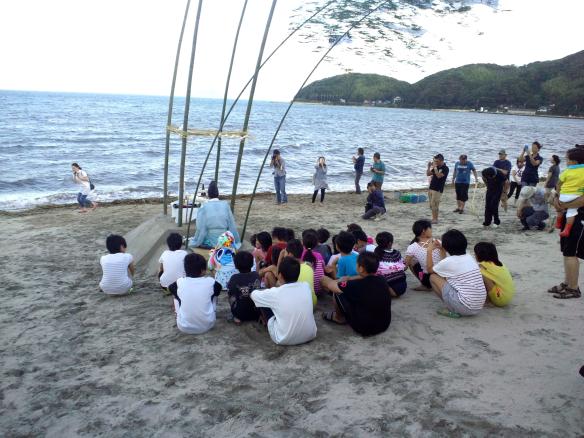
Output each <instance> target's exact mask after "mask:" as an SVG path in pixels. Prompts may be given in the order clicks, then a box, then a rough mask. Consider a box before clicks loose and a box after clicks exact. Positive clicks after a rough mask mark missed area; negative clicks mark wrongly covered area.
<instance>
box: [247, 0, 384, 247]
mask: <svg viewBox="0 0 584 438" xmlns="http://www.w3.org/2000/svg"><path fill="white" fill-rule="evenodd" d="M390 2H391V0H384V1H382V2H381V3H379V4H378V5H377V6H376V7H375V8H373V9H371V10H370V11H369V12H367V14H365V15H364V16H362V17H361V18H360V19H359V20H358V21H355V22H353V23H352V24H351V26H350V27H349V28H348V29H347V30H346V31H345V33H344V34H343V35H342V36H341V37H340V38H338V39H337V40H336V41H335V42H334V43H333V44H332V45H331V46H330V47H329V48H328V50H327V51H326V52H324V54H323V55H322V57H321V58H320V59H319V60H318V62H317V63H316V65H315V66H314V68H313V69H312V70H311V71H310V73H309V74H308V76H307V77H306V79H304V82H302V85H301V86H300V88H299V89H298V91H297V92H296V94H295V95H294V97H293V98H292V100H291V101H290V104H289V105H288V108H286V112H285V113H284V115H283V116H282V119H281V120H280V123H279V124H278V128H277V129H276V132H275V133H274V136H273V137H272V141H271V142H270V146H269V147H268V150H267V151H266V155H265V156H264V160H263V161H262V165H261V167H260V170H259V172H258V176H257V178H256V182H255V185H254V188H253V192H252V194H251V198H250V200H249V204H248V206H247V212H246V214H245V221H244V223H243V229H242V230H241V235H242V236H244V235H245V231H246V229H247V222H248V219H249V213H250V211H251V206H252V204H253V201H254V198H255V194H256V191H257V188H258V184H259V182H260V178H261V176H262V171H263V170H264V167H265V165H266V161H267V159H268V156H269V155H270V152H271V150H272V146H274V142H275V141H276V138H277V137H278V134H279V132H280V129H281V128H282V125H283V124H284V121H285V120H286V117H287V116H288V113H289V112H290V109H291V108H292V105H294V102H296V96H297V95H298V93H300V91H301V90H302V88H304V86H305V85H306V83H307V82H308V80H309V79H310V77H311V76H312V74H313V73H314V72H315V71H316V69H317V68H318V66H319V65H320V64H321V63H322V61H324V59H325V58H326V57H327V55H328V54H329V53H330V51H331V50H332V49H334V48H335V46H336V45H337V44H338V43H339V42H340V41H341V40H342V39H343V38H344V37H345V36H346V35H347V34H348V33H349V32H350V31H351V30H352V29H353V28H354V27H355V26H357V25H359V24H360V23H361V22H363V21H364V20H365V19H366V18H367V17H369V16H370V15H371V14H373V13H374V12H375V11H377V10H379V8H381V7H382V6H383V5H385V4H386V3H390Z"/></svg>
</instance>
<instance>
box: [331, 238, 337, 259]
mask: <svg viewBox="0 0 584 438" xmlns="http://www.w3.org/2000/svg"><path fill="white" fill-rule="evenodd" d="M338 237H339V235H338V234H335V235H334V236H333V238H332V239H331V242H332V244H333V254H338V253H339V250H338V249H337V238H338Z"/></svg>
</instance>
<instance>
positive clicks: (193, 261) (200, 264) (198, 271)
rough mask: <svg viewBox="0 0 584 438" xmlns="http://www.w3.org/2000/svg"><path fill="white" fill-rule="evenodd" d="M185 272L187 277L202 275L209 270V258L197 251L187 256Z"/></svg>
mask: <svg viewBox="0 0 584 438" xmlns="http://www.w3.org/2000/svg"><path fill="white" fill-rule="evenodd" d="M184 265H185V273H186V274H187V277H194V278H197V277H200V276H201V275H203V273H204V272H205V271H206V270H207V260H205V257H203V256H202V255H201V254H197V253H196V252H193V253H190V254H187V255H186V256H185V261H184Z"/></svg>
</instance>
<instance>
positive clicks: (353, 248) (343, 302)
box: [99, 220, 515, 345]
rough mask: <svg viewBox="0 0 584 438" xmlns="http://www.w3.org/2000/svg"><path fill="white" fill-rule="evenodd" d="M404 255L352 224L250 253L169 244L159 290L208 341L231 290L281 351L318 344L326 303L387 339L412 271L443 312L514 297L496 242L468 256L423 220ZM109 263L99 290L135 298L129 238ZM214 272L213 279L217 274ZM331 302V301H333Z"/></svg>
mask: <svg viewBox="0 0 584 438" xmlns="http://www.w3.org/2000/svg"><path fill="white" fill-rule="evenodd" d="M412 231H413V234H414V238H413V240H412V242H411V244H410V245H409V246H408V248H407V249H406V253H405V258H403V257H402V255H401V253H400V251H398V250H397V249H395V248H393V242H394V237H393V235H392V234H391V233H389V232H387V231H382V232H380V233H378V234H377V235H376V236H375V239H373V238H372V237H370V236H367V234H366V233H365V232H364V231H363V229H362V228H361V227H360V226H359V225H357V224H350V225H348V226H347V230H346V231H341V232H339V233H338V234H336V235H335V236H333V238H332V247H331V246H330V245H329V244H328V243H327V242H328V240H329V238H330V233H329V231H328V230H326V229H324V228H321V229H319V230H314V229H308V230H304V231H303V232H302V234H301V239H297V238H295V233H294V231H293V230H291V229H286V228H282V227H276V228H274V229H273V230H272V232H271V233H268V232H266V231H262V232H260V233H258V234H255V235H253V236H252V237H251V243H252V245H253V250H252V251H251V252H248V251H244V250H237V249H236V245H235V239H234V236H233V235H232V234H231V233H230V232H229V231H227V232H225V233H223V234H222V235H221V236H220V237H219V238H218V241H217V245H216V246H215V248H214V249H212V250H211V251H210V254H209V259H208V260H206V259H205V257H204V256H202V255H200V254H198V253H190V254H189V253H188V252H187V251H185V250H182V249H181V243H182V236H180V235H179V234H177V233H173V234H170V235H169V236H168V238H167V244H168V249H167V250H166V251H164V252H163V253H162V255H161V256H160V259H159V262H160V272H159V275H158V276H159V281H160V286H161V287H162V289H163V290H164V291H165V293H167V294H169V295H170V294H171V295H172V297H173V303H174V309H175V313H176V324H177V328H178V329H179V330H180V331H181V332H184V333H188V334H201V333H205V332H207V331H209V330H210V329H211V328H213V326H214V325H215V321H216V307H217V300H218V297H219V295H220V293H221V292H222V291H226V292H227V297H228V302H229V305H230V309H231V316H230V318H229V320H230V321H232V322H234V323H235V324H238V325H239V324H241V323H242V322H244V321H259V322H260V323H262V324H264V325H265V326H267V330H268V332H269V335H270V337H271V339H272V340H273V341H274V342H275V343H276V344H280V345H297V344H303V343H306V342H309V341H311V340H312V339H314V338H315V337H316V332H317V327H316V323H315V319H314V309H315V307H316V304H317V301H318V300H319V299H328V300H330V301H331V308H332V310H331V311H329V312H324V313H323V314H322V318H323V319H324V320H325V321H328V322H331V323H335V324H341V325H344V324H347V325H349V326H350V327H351V328H352V329H353V330H355V332H357V333H359V334H360V335H362V336H371V335H376V334H378V333H382V332H384V331H385V330H387V328H388V327H389V325H390V323H391V301H392V299H397V298H399V297H400V296H402V295H404V294H405V293H406V290H407V276H406V271H407V270H408V269H409V270H410V271H411V272H412V273H413V274H414V277H415V278H416V279H417V280H418V281H419V282H420V285H419V286H418V287H416V288H415V290H426V291H434V293H435V294H436V295H437V296H438V297H439V298H440V299H441V300H442V302H443V304H444V306H445V308H444V309H442V310H439V311H438V313H439V314H441V315H444V316H448V317H452V318H459V317H461V316H471V315H476V314H478V313H479V312H480V311H481V309H482V308H483V306H484V305H485V303H486V302H490V303H492V304H493V305H495V306H505V305H507V304H509V302H510V301H511V299H512V298H513V294H514V292H515V288H514V284H513V280H512V278H511V274H510V273H509V270H508V269H507V268H506V267H505V266H504V265H503V264H502V263H501V261H500V260H499V257H498V254H497V249H496V247H495V245H494V244H492V243H489V242H479V243H477V244H476V245H475V247H474V257H473V256H472V255H470V254H467V239H466V237H465V236H464V234H463V233H462V232H460V231H458V230H455V229H451V230H449V231H447V232H446V233H444V234H443V235H442V237H441V239H440V240H438V239H435V238H433V236H432V223H431V221H429V220H418V221H416V222H415V223H414V224H413V226H412ZM106 247H107V249H108V251H109V254H108V255H105V256H103V257H102V258H101V266H102V269H103V278H102V280H101V282H100V284H99V286H100V289H101V290H102V291H103V292H105V293H107V294H114V295H119V294H126V293H130V292H131V291H132V276H133V274H134V263H133V258H132V256H131V255H130V254H128V253H127V252H126V250H127V245H126V241H125V240H124V238H123V237H122V236H118V235H110V236H109V237H108V238H107V240H106ZM209 272H210V273H209ZM329 296H330V298H329Z"/></svg>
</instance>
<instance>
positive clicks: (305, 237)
mask: <svg viewBox="0 0 584 438" xmlns="http://www.w3.org/2000/svg"><path fill="white" fill-rule="evenodd" d="M302 245H303V247H304V248H303V251H302V256H301V260H302V261H303V262H308V263H309V264H310V266H311V267H312V270H313V271H314V286H313V288H312V289H313V291H314V292H316V293H317V294H320V292H321V287H320V279H321V278H322V277H323V276H324V268H325V263H324V259H323V258H322V255H321V254H320V253H319V252H318V251H316V247H317V245H318V235H317V234H316V231H315V230H312V229H309V230H304V231H303V232H302ZM315 297H316V295H315Z"/></svg>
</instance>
